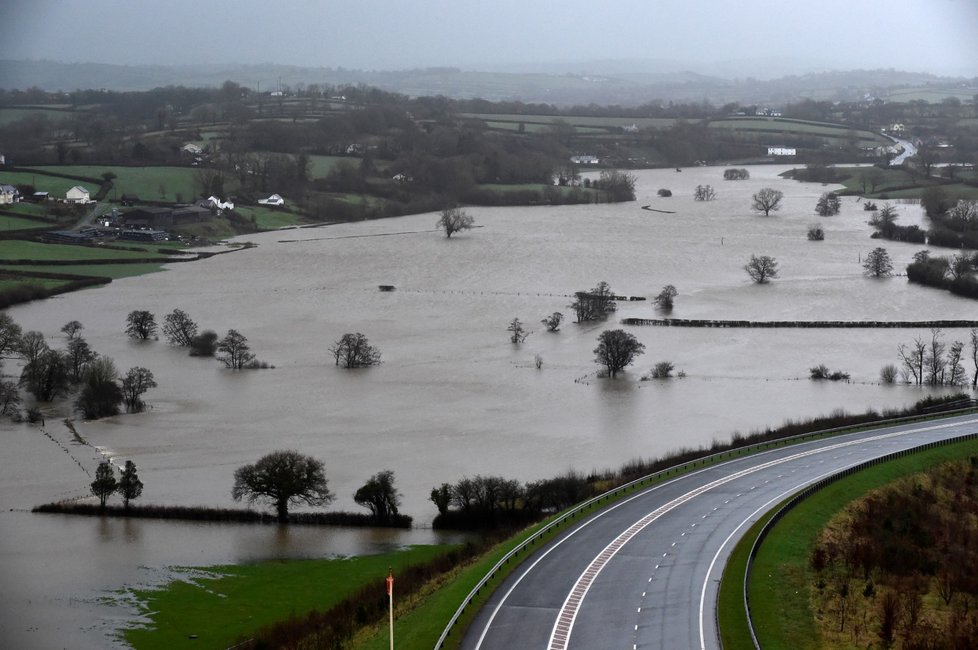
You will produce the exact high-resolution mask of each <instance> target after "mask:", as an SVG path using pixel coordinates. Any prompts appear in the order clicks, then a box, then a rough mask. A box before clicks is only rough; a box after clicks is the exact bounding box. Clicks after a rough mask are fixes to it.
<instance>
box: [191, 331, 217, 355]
mask: <svg viewBox="0 0 978 650" xmlns="http://www.w3.org/2000/svg"><path fill="white" fill-rule="evenodd" d="M216 352H217V332H215V331H214V330H204V331H203V332H201V333H200V334H198V335H197V336H195V337H193V338H192V339H191V340H190V356H192V357H213V356H214V354H215V353H216Z"/></svg>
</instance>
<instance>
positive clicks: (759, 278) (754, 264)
mask: <svg viewBox="0 0 978 650" xmlns="http://www.w3.org/2000/svg"><path fill="white" fill-rule="evenodd" d="M744 270H745V271H747V275H749V276H750V278H751V280H753V281H754V282H756V283H757V284H764V283H765V282H767V281H768V280H769V279H772V278H776V277H778V262H777V260H775V259H774V258H773V257H771V256H770V255H761V256H760V257H758V256H756V255H751V256H750V260H749V261H748V262H747V264H746V265H745V266H744Z"/></svg>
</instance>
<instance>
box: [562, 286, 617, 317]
mask: <svg viewBox="0 0 978 650" xmlns="http://www.w3.org/2000/svg"><path fill="white" fill-rule="evenodd" d="M569 307H570V308H571V309H573V310H574V314H575V315H576V316H577V322H578V323H584V322H586V321H590V320H599V319H603V318H607V316H608V314H610V313H612V312H614V311H615V309H616V305H615V294H614V293H613V292H612V291H611V286H610V285H609V284H608V283H607V282H604V281H602V282H599V283H598V286H596V287H594V288H593V289H591V290H590V291H578V292H576V293H575V294H574V302H572V303H571V304H570V305H569Z"/></svg>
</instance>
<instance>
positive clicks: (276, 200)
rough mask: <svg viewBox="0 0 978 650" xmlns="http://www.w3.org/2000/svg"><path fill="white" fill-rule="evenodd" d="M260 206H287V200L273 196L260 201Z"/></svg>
mask: <svg viewBox="0 0 978 650" xmlns="http://www.w3.org/2000/svg"><path fill="white" fill-rule="evenodd" d="M258 205H285V199H283V198H282V197H281V196H279V195H278V194H272V195H271V196H270V197H268V198H267V199H258Z"/></svg>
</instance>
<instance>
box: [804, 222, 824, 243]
mask: <svg viewBox="0 0 978 650" xmlns="http://www.w3.org/2000/svg"><path fill="white" fill-rule="evenodd" d="M824 239H825V231H824V230H822V226H820V225H818V224H817V223H816V224H812V225H810V226H808V241H822V240H824Z"/></svg>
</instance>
